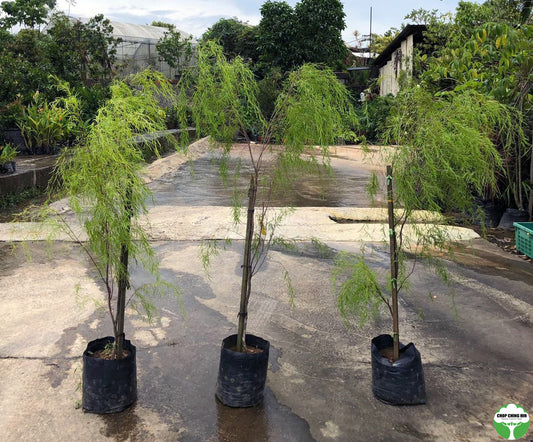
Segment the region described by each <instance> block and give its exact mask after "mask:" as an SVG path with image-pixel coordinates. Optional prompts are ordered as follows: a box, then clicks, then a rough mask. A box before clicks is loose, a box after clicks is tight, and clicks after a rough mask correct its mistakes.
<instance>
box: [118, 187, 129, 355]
mask: <svg viewBox="0 0 533 442" xmlns="http://www.w3.org/2000/svg"><path fill="white" fill-rule="evenodd" d="M130 200H131V192H130V191H129V190H128V191H127V192H126V202H125V204H124V213H125V222H126V223H127V225H126V235H127V236H128V237H129V235H130V230H131V201H130ZM128 258H129V250H128V245H127V244H122V246H121V249H120V264H119V267H118V297H117V313H116V328H115V358H116V359H121V358H123V357H124V354H123V353H124V317H125V315H126V291H127V289H128V288H129V273H128Z"/></svg>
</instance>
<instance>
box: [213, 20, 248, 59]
mask: <svg viewBox="0 0 533 442" xmlns="http://www.w3.org/2000/svg"><path fill="white" fill-rule="evenodd" d="M257 34H258V30H257V26H251V25H249V24H247V23H244V22H242V21H241V20H239V19H238V18H237V17H233V18H221V19H220V20H219V21H217V22H216V23H215V24H214V25H213V26H211V27H210V28H209V29H208V30H207V31H206V32H205V33H204V34H203V35H202V40H203V41H207V40H215V41H216V42H217V43H218V44H219V45H220V46H222V50H223V51H224V54H225V55H226V57H228V58H229V59H233V58H235V57H236V56H237V55H238V56H240V57H241V58H242V59H243V60H246V61H249V62H251V63H253V64H254V63H256V62H257V60H258V54H257V45H258V41H257V39H258V35H257Z"/></svg>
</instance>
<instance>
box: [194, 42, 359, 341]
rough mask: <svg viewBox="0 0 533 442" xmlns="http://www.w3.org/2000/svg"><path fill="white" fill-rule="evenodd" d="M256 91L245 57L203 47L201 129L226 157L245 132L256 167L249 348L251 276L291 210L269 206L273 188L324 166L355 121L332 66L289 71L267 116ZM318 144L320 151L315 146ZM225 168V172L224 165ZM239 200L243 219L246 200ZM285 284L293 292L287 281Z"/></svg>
mask: <svg viewBox="0 0 533 442" xmlns="http://www.w3.org/2000/svg"><path fill="white" fill-rule="evenodd" d="M257 91H258V86H257V80H256V79H255V77H254V75H253V73H252V72H251V70H250V69H249V68H248V67H247V66H246V65H245V64H244V63H243V61H242V59H241V58H240V57H236V58H234V59H232V60H230V61H228V60H227V59H226V58H225V57H224V54H223V52H222V48H221V47H220V46H218V45H217V44H216V43H215V42H213V41H207V42H206V43H205V44H204V45H202V46H201V47H200V49H199V53H198V67H197V73H196V76H195V78H194V83H193V93H192V99H193V115H194V119H195V121H196V124H197V127H198V132H199V133H202V134H208V135H210V136H211V137H212V139H213V140H214V141H215V142H216V143H217V144H218V145H221V146H222V148H223V149H222V151H223V155H226V156H227V155H228V154H229V152H230V149H231V147H232V143H233V140H234V139H235V136H236V134H240V135H241V136H243V137H244V139H245V140H246V146H247V153H248V159H249V161H248V164H249V166H250V167H249V170H250V169H251V176H250V186H249V188H248V206H247V212H246V214H247V218H246V224H247V227H246V236H245V246H244V262H243V265H242V268H243V274H242V281H241V303H240V311H239V327H238V340H237V346H238V347H237V350H238V351H243V350H245V348H246V347H245V345H244V336H245V333H246V318H247V315H248V313H247V309H248V301H249V298H250V295H251V291H252V277H253V275H254V274H256V272H257V271H258V270H259V268H260V267H261V264H262V263H263V262H264V261H265V259H266V257H267V252H268V249H269V247H270V245H271V244H273V243H274V242H276V236H275V232H276V228H277V227H278V226H279V224H280V223H281V221H282V220H283V218H284V216H285V215H286V214H287V213H288V212H289V211H290V210H278V211H269V210H268V209H269V206H270V196H271V195H272V191H273V189H274V188H284V187H286V186H288V184H289V183H290V182H291V180H293V179H294V177H295V176H296V175H297V174H298V173H299V172H301V171H302V170H307V171H309V170H312V169H314V170H315V171H316V170H319V167H318V164H319V163H320V161H319V159H318V158H317V157H322V162H324V163H327V155H328V149H327V146H328V145H329V144H332V143H334V142H335V141H336V139H337V137H339V136H340V135H341V134H342V133H343V132H344V130H345V129H346V126H347V124H348V123H353V122H352V121H350V120H351V119H353V118H354V113H353V109H352V108H351V104H350V100H349V94H348V92H347V90H346V88H345V87H344V86H343V85H341V84H340V83H339V82H338V81H337V79H336V77H335V75H334V74H333V72H332V71H331V70H329V69H323V68H318V67H317V66H313V65H304V66H302V67H301V68H300V69H298V70H296V71H294V72H292V73H291V74H290V75H289V77H288V79H287V82H286V85H285V87H284V89H283V91H282V92H281V94H280V95H279V96H278V97H277V99H276V103H275V106H274V109H273V111H272V113H271V115H270V117H269V118H265V116H264V115H263V114H262V113H261V109H260V106H259V102H258V98H257ZM254 132H255V133H256V134H257V135H258V136H259V137H260V141H259V142H257V143H252V138H253V135H252V134H253V133H254ZM316 145H318V148H315V147H313V146H316ZM239 170H240V169H239ZM239 170H237V171H234V172H236V173H239ZM224 172H225V173H227V171H226V169H224ZM258 195H260V196H261V198H260V200H259V198H258ZM235 201H236V205H235V207H234V215H235V221H236V222H238V221H239V220H240V216H241V212H240V207H241V204H242V198H239V197H238V198H236V199H235ZM256 208H258V209H259V210H257V212H256ZM206 250H208V251H209V249H206ZM204 261H205V259H204ZM288 287H289V293H292V290H293V288H292V286H291V285H290V283H289V285H288Z"/></svg>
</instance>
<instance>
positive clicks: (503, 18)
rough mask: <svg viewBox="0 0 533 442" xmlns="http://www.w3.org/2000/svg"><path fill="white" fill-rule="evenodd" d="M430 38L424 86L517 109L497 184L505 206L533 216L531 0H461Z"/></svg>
mask: <svg viewBox="0 0 533 442" xmlns="http://www.w3.org/2000/svg"><path fill="white" fill-rule="evenodd" d="M426 39H429V42H430V44H431V45H432V48H433V49H432V51H429V52H427V55H424V56H422V57H419V58H417V59H415V62H416V63H417V64H418V65H419V67H420V69H419V71H424V72H423V74H422V75H421V77H420V80H421V81H423V82H424V86H425V87H427V88H429V89H431V90H432V91H433V92H438V91H440V90H449V91H450V90H454V89H458V90H473V91H476V92H478V93H480V94H483V95H485V96H487V97H489V98H492V99H495V100H497V101H498V102H500V103H501V104H504V105H506V106H509V107H510V108H512V109H513V110H512V111H511V112H512V113H513V120H514V122H513V125H511V126H509V125H507V126H506V127H502V128H500V129H501V130H500V133H499V136H498V137H497V139H496V142H497V143H496V145H497V148H498V150H499V153H500V155H501V156H502V157H503V161H504V166H505V173H503V174H501V175H500V177H499V182H498V186H499V188H500V189H501V194H502V195H503V197H502V199H503V202H504V203H505V204H506V205H508V206H515V207H516V208H518V209H521V210H526V211H528V212H529V214H530V217H531V216H533V156H532V154H531V153H532V145H533V142H532V140H533V126H532V122H533V119H532V118H531V116H532V112H533V90H532V82H531V80H532V76H531V72H532V69H533V61H532V60H533V58H532V57H531V53H532V52H533V25H532V24H531V2H529V1H507V0H489V1H485V2H483V3H481V4H476V3H472V2H466V1H462V2H459V7H458V8H457V12H456V15H455V18H454V19H453V20H452V21H443V20H442V19H439V18H438V17H435V16H434V17H433V18H432V20H431V21H430V22H429V28H428V32H427V34H426Z"/></svg>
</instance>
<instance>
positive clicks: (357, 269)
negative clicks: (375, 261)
mask: <svg viewBox="0 0 533 442" xmlns="http://www.w3.org/2000/svg"><path fill="white" fill-rule="evenodd" d="M331 281H332V284H333V287H334V288H335V290H336V291H337V308H338V309H339V313H340V315H341V318H342V319H343V320H344V321H345V323H347V324H348V319H349V318H352V317H354V318H356V320H357V323H358V325H359V326H360V327H363V326H364V325H365V324H367V323H368V321H370V320H374V321H375V320H376V319H377V318H378V316H379V312H380V311H381V308H382V307H383V306H384V305H388V306H389V309H390V305H389V300H388V298H385V297H384V296H383V294H382V290H381V286H380V284H379V282H378V280H377V276H376V273H375V272H374V271H373V270H372V269H371V268H370V267H369V266H368V263H367V262H366V260H365V258H363V257H362V256H357V255H353V254H349V253H346V252H344V253H340V254H339V255H338V256H337V258H336V260H335V267H334V269H333V274H332V278H331Z"/></svg>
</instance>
